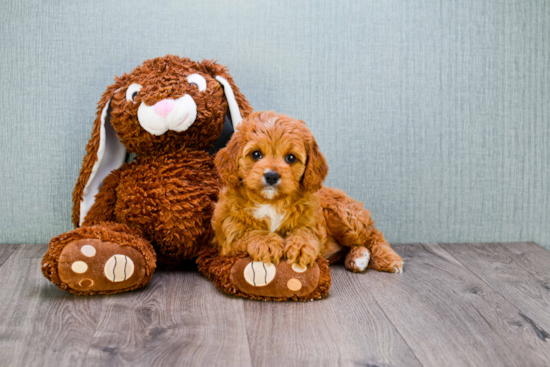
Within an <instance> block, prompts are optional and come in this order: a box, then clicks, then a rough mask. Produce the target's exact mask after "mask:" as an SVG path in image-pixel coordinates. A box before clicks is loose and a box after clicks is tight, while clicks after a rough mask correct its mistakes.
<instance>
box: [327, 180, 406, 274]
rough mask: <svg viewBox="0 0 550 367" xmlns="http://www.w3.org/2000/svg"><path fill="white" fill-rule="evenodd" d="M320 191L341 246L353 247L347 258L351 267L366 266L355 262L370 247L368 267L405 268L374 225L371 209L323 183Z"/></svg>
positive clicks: (329, 224) (392, 270) (329, 225)
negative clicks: (357, 264) (356, 264)
mask: <svg viewBox="0 0 550 367" xmlns="http://www.w3.org/2000/svg"><path fill="white" fill-rule="evenodd" d="M318 195H319V199H320V201H321V206H322V207H323V215H324V217H325V221H326V225H327V229H328V230H329V232H330V234H331V235H332V236H333V237H334V239H335V240H336V241H338V243H339V244H340V245H341V246H345V247H348V248H351V249H350V252H349V253H348V255H347V256H346V262H345V264H346V267H347V268H348V269H349V270H351V271H362V270H361V268H362V266H355V265H354V264H353V263H354V262H355V261H357V259H358V258H360V257H361V258H365V257H366V254H365V250H368V251H367V253H368V252H370V260H369V262H368V268H372V269H375V270H378V271H387V272H390V273H401V272H402V271H403V260H402V259H401V257H400V256H399V255H398V254H397V253H396V252H395V251H394V250H393V249H392V248H391V246H390V244H389V243H388V242H387V241H386V240H385V238H384V236H383V235H382V233H381V232H380V231H378V230H377V229H376V228H375V227H374V221H373V220H372V218H371V215H370V212H369V211H368V210H366V209H364V208H363V205H362V204H361V203H358V202H357V201H355V200H353V199H352V198H350V197H349V196H347V195H346V193H345V192H343V191H342V190H337V189H331V188H326V187H323V188H322V189H321V190H319V191H318ZM363 261H364V260H360V261H359V263H360V264H362V263H363ZM348 265H349V266H348ZM363 270H364V269H363Z"/></svg>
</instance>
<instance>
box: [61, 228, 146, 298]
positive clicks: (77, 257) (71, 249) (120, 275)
mask: <svg viewBox="0 0 550 367" xmlns="http://www.w3.org/2000/svg"><path fill="white" fill-rule="evenodd" d="M58 271H59V278H60V280H61V281H62V282H64V283H65V284H67V285H68V286H69V287H70V288H72V289H75V290H79V291H113V290H121V289H126V288H130V287H132V286H135V285H136V284H138V283H140V282H141V281H142V280H143V278H144V277H145V260H144V258H143V255H142V254H141V253H140V252H139V251H137V250H136V249H134V248H132V247H130V246H120V245H118V244H116V243H112V242H102V241H101V240H98V239H81V240H77V241H74V242H71V243H70V244H68V245H67V246H65V248H64V249H63V251H62V252H61V255H60V256H59V261H58Z"/></svg>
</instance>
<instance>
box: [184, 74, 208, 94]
mask: <svg viewBox="0 0 550 367" xmlns="http://www.w3.org/2000/svg"><path fill="white" fill-rule="evenodd" d="M187 81H188V82H189V85H196V86H197V88H199V92H202V91H205V90H206V79H204V77H203V76H202V75H199V74H191V75H189V76H188V77H187Z"/></svg>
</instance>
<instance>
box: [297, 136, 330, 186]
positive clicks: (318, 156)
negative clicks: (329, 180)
mask: <svg viewBox="0 0 550 367" xmlns="http://www.w3.org/2000/svg"><path fill="white" fill-rule="evenodd" d="M307 141H308V143H307V162H306V170H305V171H304V175H303V176H302V182H301V184H302V187H303V188H304V190H306V191H308V192H316V191H319V190H320V189H321V187H322V185H323V181H325V178H326V177H327V174H328V165H327V161H326V160H325V157H324V156H323V153H321V151H320V150H319V146H318V145H317V142H316V141H315V138H313V136H311V137H309V138H308V139H307Z"/></svg>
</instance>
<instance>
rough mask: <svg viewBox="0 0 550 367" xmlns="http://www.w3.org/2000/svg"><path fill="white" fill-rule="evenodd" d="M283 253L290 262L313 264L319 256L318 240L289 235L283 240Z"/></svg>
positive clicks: (301, 264) (304, 265) (300, 264)
mask: <svg viewBox="0 0 550 367" xmlns="http://www.w3.org/2000/svg"><path fill="white" fill-rule="evenodd" d="M284 254H285V257H286V259H287V261H288V263H290V264H298V265H299V266H300V267H306V266H313V264H314V263H315V259H317V257H318V256H319V241H315V240H313V239H311V238H309V237H301V236H296V237H289V238H287V239H286V242H285V249H284Z"/></svg>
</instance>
